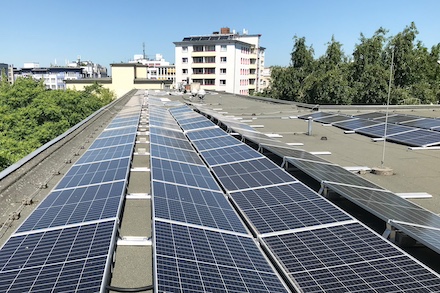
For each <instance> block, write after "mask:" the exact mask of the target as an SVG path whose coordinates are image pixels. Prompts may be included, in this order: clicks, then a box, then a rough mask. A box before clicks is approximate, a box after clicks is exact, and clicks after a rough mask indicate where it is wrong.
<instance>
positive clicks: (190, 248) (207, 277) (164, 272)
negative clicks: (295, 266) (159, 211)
mask: <svg viewBox="0 0 440 293" xmlns="http://www.w3.org/2000/svg"><path fill="white" fill-rule="evenodd" d="M154 225H155V227H154V229H155V238H154V239H155V247H156V262H155V271H156V272H157V278H156V283H157V291H158V292H288V291H287V290H286V288H285V286H284V285H283V283H282V282H281V281H280V279H279V278H278V276H277V275H276V274H275V273H274V272H273V270H272V268H271V266H270V265H269V263H268V261H267V259H266V258H265V257H264V256H263V254H262V252H261V251H260V250H259V249H258V247H257V245H256V244H255V242H254V240H253V239H252V238H251V237H248V236H244V235H243V236H242V235H237V234H228V233H220V232H215V231H210V230H205V229H198V228H194V227H186V226H181V225H177V224H171V223H164V222H159V221H155V222H154Z"/></svg>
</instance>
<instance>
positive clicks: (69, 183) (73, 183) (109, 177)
mask: <svg viewBox="0 0 440 293" xmlns="http://www.w3.org/2000/svg"><path fill="white" fill-rule="evenodd" d="M130 161H131V160H130V158H123V159H118V160H112V161H104V162H99V163H92V164H84V165H78V166H76V165H74V166H72V168H71V169H70V170H69V171H68V172H67V173H66V175H65V176H64V177H63V179H61V181H60V183H59V184H58V185H57V186H56V188H55V189H64V188H70V187H79V186H84V185H91V184H100V183H105V182H112V181H119V180H126V179H127V176H128V171H129V169H128V168H129V166H130Z"/></svg>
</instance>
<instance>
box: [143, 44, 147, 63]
mask: <svg viewBox="0 0 440 293" xmlns="http://www.w3.org/2000/svg"><path fill="white" fill-rule="evenodd" d="M142 58H143V59H144V60H146V59H147V56H146V55H145V42H143V43H142Z"/></svg>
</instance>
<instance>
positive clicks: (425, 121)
mask: <svg viewBox="0 0 440 293" xmlns="http://www.w3.org/2000/svg"><path fill="white" fill-rule="evenodd" d="M401 124H402V125H405V126H411V127H417V128H423V129H431V128H433V127H440V120H439V119H434V118H421V119H417V120H413V121H407V122H401Z"/></svg>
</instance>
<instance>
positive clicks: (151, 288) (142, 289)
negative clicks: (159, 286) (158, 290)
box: [106, 285, 153, 292]
mask: <svg viewBox="0 0 440 293" xmlns="http://www.w3.org/2000/svg"><path fill="white" fill-rule="evenodd" d="M106 289H108V290H112V291H116V292H142V291H148V290H153V285H148V286H144V287H137V288H120V287H113V286H110V285H107V286H106Z"/></svg>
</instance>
